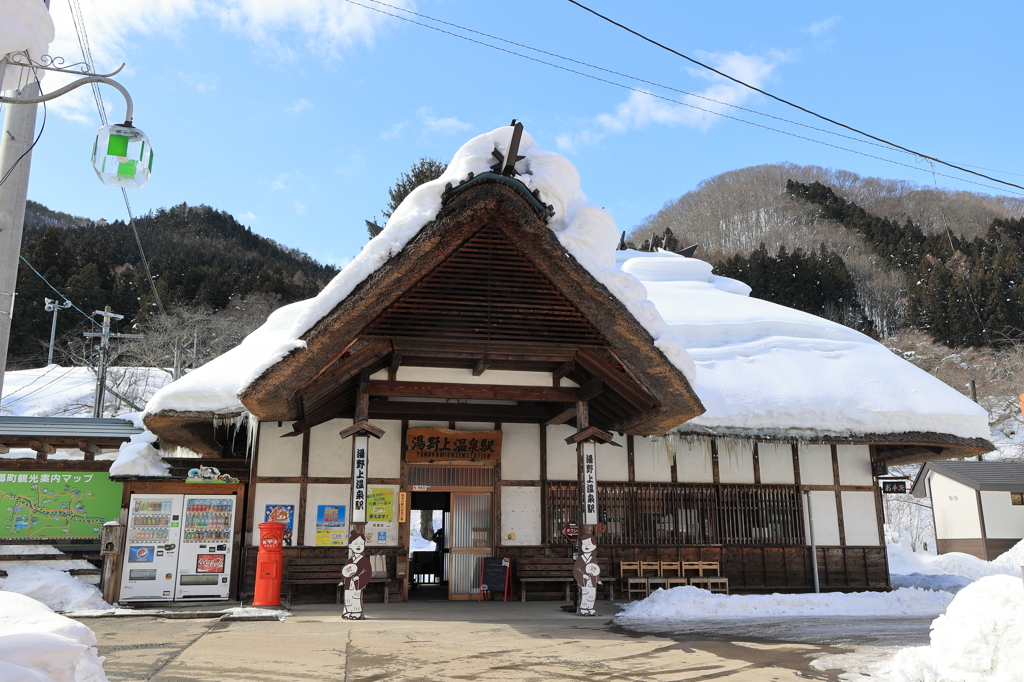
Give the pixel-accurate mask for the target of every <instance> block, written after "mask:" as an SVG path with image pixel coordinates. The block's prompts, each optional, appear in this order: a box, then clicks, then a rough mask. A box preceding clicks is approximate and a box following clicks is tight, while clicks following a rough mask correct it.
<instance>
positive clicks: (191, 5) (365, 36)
mask: <svg viewBox="0 0 1024 682" xmlns="http://www.w3.org/2000/svg"><path fill="white" fill-rule="evenodd" d="M389 1H390V2H391V4H394V5H399V6H407V7H411V6H412V4H413V2H412V0H389ZM80 4H81V8H82V16H83V19H84V21H85V26H86V32H87V33H88V35H89V43H90V46H91V49H92V55H93V58H94V61H95V64H96V68H97V69H98V70H100V71H101V72H104V71H111V70H113V69H115V68H117V67H118V66H119V65H120V64H121V62H123V61H126V58H125V54H126V53H127V52H128V47H129V45H130V44H132V43H133V42H134V41H137V40H139V39H140V38H143V37H145V36H153V35H163V36H169V37H172V38H180V37H181V36H183V35H184V34H185V32H186V31H187V30H188V29H189V25H190V24H191V23H192V22H195V21H204V22H213V23H214V25H216V26H219V27H220V28H221V29H222V30H224V31H226V32H230V33H234V34H237V35H240V36H243V37H245V38H247V39H249V40H251V41H252V42H253V43H255V44H256V46H257V47H258V48H259V49H260V50H261V51H269V52H271V53H273V54H274V55H275V59H282V60H286V59H290V58H295V57H296V53H297V52H298V51H301V50H302V49H305V50H307V51H308V52H310V53H312V54H313V55H314V56H315V57H316V58H318V59H325V58H326V59H332V58H338V57H340V56H341V53H342V52H343V51H345V50H351V49H352V48H354V47H357V46H360V45H373V42H374V39H375V38H376V36H377V34H378V33H379V32H380V31H381V30H382V29H383V28H384V26H385V25H386V24H387V23H388V22H391V21H392V19H391V18H390V17H388V16H386V15H384V14H381V13H380V12H374V11H372V10H368V9H364V8H362V7H359V6H357V5H353V4H351V3H348V2H342V1H341V0H287V2H282V1H281V0H80ZM50 12H51V15H52V16H53V23H54V25H55V27H56V34H57V35H56V38H55V39H54V42H53V43H52V44H51V46H50V54H53V55H60V56H63V57H65V59H67V61H68V62H74V61H78V60H79V59H80V58H81V56H80V55H81V49H80V48H79V45H78V38H77V37H76V34H75V27H74V23H73V21H72V18H71V10H70V9H69V6H68V3H67V2H54V3H52V6H51V8H50ZM70 80H71V78H70V77H68V76H62V75H60V74H54V73H51V74H48V76H47V78H46V81H45V82H46V86H47V89H55V88H56V87H61V86H63V85H66V84H67V83H68V82H70ZM204 82H205V81H204ZM192 85H193V86H195V84H192ZM213 85H214V86H215V85H216V83H214V84H213ZM195 87H198V86H195ZM102 89H103V90H105V92H104V98H105V99H106V100H107V102H108V105H107V109H108V113H109V114H110V118H111V120H114V119H118V118H119V117H120V115H121V114H120V113H119V112H120V111H123V103H122V102H120V101H115V100H114V99H113V98H117V100H120V96H119V95H116V94H112V93H111V92H110V89H109V88H102ZM111 105H113V106H111ZM50 106H51V108H52V110H54V111H56V112H57V113H59V114H60V115H62V116H64V117H66V118H71V119H75V120H81V121H90V122H94V121H95V120H96V113H95V104H94V103H93V99H92V96H91V94H90V89H89V88H78V89H77V90H75V91H73V92H71V93H69V94H67V95H64V96H62V97H60V98H58V99H56V100H54V101H53V102H52V103H51V105H50ZM115 112H118V113H116V114H115Z"/></svg>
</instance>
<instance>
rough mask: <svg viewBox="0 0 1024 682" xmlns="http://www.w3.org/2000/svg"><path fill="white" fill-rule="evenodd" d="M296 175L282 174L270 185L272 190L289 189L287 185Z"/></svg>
mask: <svg viewBox="0 0 1024 682" xmlns="http://www.w3.org/2000/svg"><path fill="white" fill-rule="evenodd" d="M294 175H295V174H294V173H280V174H279V175H278V176H277V177H276V178H274V181H273V182H271V183H270V189H276V190H282V189H288V185H287V184H285V183H286V182H287V181H288V180H290V179H291V178H292V177H293V176H294Z"/></svg>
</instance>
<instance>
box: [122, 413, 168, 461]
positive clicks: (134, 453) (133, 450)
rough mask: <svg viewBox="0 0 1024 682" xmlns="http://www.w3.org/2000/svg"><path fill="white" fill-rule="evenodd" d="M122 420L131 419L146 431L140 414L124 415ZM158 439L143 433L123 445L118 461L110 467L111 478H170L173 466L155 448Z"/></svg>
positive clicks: (150, 433)
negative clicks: (154, 444)
mask: <svg viewBox="0 0 1024 682" xmlns="http://www.w3.org/2000/svg"><path fill="white" fill-rule="evenodd" d="M122 419H130V420H131V421H133V422H134V423H135V425H136V426H138V427H139V428H142V429H144V428H145V425H143V423H142V418H141V416H140V415H139V414H137V413H136V414H129V415H123V416H122ZM157 439H158V437H157V435H156V434H155V433H152V432H150V431H143V432H142V433H137V434H135V435H134V436H132V437H131V440H129V441H128V442H127V443H121V447H120V449H119V450H118V453H117V459H115V460H114V463H113V464H111V465H110V475H111V476H160V477H167V476H170V475H171V474H170V471H171V465H170V464H168V463H167V462H165V461H164V460H163V459H162V458H161V457H160V451H159V450H157V449H156V448H154V447H153V443H155V442H156V441H157Z"/></svg>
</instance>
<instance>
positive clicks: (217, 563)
mask: <svg viewBox="0 0 1024 682" xmlns="http://www.w3.org/2000/svg"><path fill="white" fill-rule="evenodd" d="M224 556H225V555H224V554H200V555H198V556H197V557H196V573H223V572H224Z"/></svg>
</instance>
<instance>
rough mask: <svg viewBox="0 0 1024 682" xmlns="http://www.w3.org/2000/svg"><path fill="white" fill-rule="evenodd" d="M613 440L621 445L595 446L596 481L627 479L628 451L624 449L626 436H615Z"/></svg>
mask: <svg viewBox="0 0 1024 682" xmlns="http://www.w3.org/2000/svg"><path fill="white" fill-rule="evenodd" d="M615 442H616V443H618V444H619V445H621V446H622V447H619V448H617V447H615V446H614V445H611V444H608V445H598V446H597V482H598V483H600V482H602V481H628V480H629V453H628V452H627V451H626V437H625V436H616V437H615Z"/></svg>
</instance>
